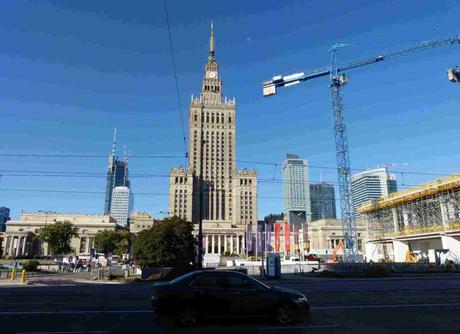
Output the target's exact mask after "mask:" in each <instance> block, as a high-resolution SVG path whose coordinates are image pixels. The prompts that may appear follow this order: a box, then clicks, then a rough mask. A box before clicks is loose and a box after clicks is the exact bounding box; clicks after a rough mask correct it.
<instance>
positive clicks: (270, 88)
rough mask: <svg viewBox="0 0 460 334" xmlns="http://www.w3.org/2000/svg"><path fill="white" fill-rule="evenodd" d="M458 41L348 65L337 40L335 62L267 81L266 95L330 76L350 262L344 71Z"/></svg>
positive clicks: (353, 239) (352, 237)
mask: <svg viewBox="0 0 460 334" xmlns="http://www.w3.org/2000/svg"><path fill="white" fill-rule="evenodd" d="M454 44H460V36H455V37H451V38H446V39H440V40H435V41H429V42H423V43H419V44H417V45H415V46H412V47H409V48H406V49H403V50H400V51H395V52H390V53H386V54H381V55H378V56H375V57H370V58H364V59H361V60H358V61H354V62H351V63H349V64H346V65H344V66H338V65H337V51H338V50H339V49H341V48H342V47H344V46H346V44H336V45H334V46H333V47H332V48H331V50H330V51H331V63H330V66H329V67H324V68H321V69H318V70H315V71H312V72H310V73H307V74H305V73H303V72H302V73H295V74H292V75H288V76H282V75H276V76H274V77H273V78H272V79H271V80H268V81H264V82H263V95H264V96H271V95H275V94H276V88H277V87H288V86H292V85H296V84H299V83H300V82H302V81H307V80H311V79H315V78H319V77H324V76H329V79H330V89H331V100H332V113H333V115H334V134H335V150H336V156H337V173H338V187H339V193H340V204H341V213H342V226H343V234H344V240H345V261H346V262H357V261H359V260H360V259H359V255H358V240H357V232H356V222H355V217H354V211H353V199H352V196H351V172H350V158H349V149H348V140H347V132H346V127H345V122H344V118H343V103H342V94H341V90H342V87H343V86H344V85H346V84H347V82H348V78H347V75H346V74H345V73H344V72H345V71H347V70H351V69H354V68H358V67H361V66H366V65H371V64H375V63H380V62H382V61H386V60H390V59H394V58H398V57H402V56H407V55H410V54H413V53H416V52H420V51H424V50H429V49H433V48H436V47H441V46H448V45H454ZM456 73H457V72H456Z"/></svg>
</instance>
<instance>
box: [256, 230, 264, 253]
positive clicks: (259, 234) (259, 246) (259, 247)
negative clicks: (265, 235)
mask: <svg viewBox="0 0 460 334" xmlns="http://www.w3.org/2000/svg"><path fill="white" fill-rule="evenodd" d="M262 227H263V226H262V225H261V224H257V254H261V253H262Z"/></svg>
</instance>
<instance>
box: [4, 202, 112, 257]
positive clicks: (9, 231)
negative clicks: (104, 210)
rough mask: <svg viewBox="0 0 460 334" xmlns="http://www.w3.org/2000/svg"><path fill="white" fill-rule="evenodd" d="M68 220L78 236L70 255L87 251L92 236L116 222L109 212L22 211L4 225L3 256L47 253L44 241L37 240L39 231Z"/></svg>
mask: <svg viewBox="0 0 460 334" xmlns="http://www.w3.org/2000/svg"><path fill="white" fill-rule="evenodd" d="M63 221H69V222H71V223H72V224H73V225H74V226H75V227H77V229H78V232H77V233H78V235H79V238H72V240H71V247H72V248H73V255H80V254H88V253H89V251H90V249H91V247H92V246H93V242H94V236H95V235H96V234H97V233H98V232H101V231H104V230H112V231H114V230H115V228H116V224H115V221H114V219H113V218H112V217H110V216H108V215H85V214H60V213H55V212H41V211H39V212H36V213H25V212H21V214H20V217H19V220H10V221H9V222H8V223H7V224H6V231H5V233H4V236H3V245H2V246H3V247H2V249H3V256H4V257H16V256H28V257H33V256H48V255H50V254H49V250H48V245H47V243H42V242H40V241H39V240H38V239H37V236H38V234H39V233H40V230H41V229H42V228H44V227H45V226H48V225H50V224H54V223H56V222H63Z"/></svg>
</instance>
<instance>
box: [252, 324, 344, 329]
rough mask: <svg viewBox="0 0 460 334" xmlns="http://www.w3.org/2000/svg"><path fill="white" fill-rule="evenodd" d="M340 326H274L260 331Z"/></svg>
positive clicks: (334, 326)
mask: <svg viewBox="0 0 460 334" xmlns="http://www.w3.org/2000/svg"><path fill="white" fill-rule="evenodd" d="M337 327H339V325H307V326H274V327H260V328H258V329H260V330H278V329H297V328H299V329H306V328H337Z"/></svg>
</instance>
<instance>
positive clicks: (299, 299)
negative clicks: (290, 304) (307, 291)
mask: <svg viewBox="0 0 460 334" xmlns="http://www.w3.org/2000/svg"><path fill="white" fill-rule="evenodd" d="M294 302H296V303H308V300H307V297H304V296H302V297H298V298H296V299H295V300H294Z"/></svg>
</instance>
